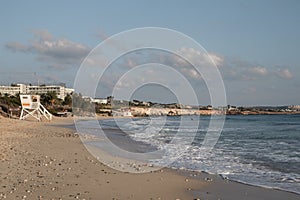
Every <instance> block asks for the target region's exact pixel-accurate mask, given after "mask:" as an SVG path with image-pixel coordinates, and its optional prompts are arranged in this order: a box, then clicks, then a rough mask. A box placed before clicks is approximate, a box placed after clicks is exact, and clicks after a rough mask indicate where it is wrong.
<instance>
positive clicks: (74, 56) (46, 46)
mask: <svg viewBox="0 0 300 200" xmlns="http://www.w3.org/2000/svg"><path fill="white" fill-rule="evenodd" d="M33 33H34V36H35V39H34V40H33V41H32V42H30V43H29V44H27V45H26V44H22V43H19V42H10V43H7V44H6V45H5V46H6V48H7V49H10V50H12V51H14V52H26V53H32V54H36V55H37V59H38V60H39V61H42V62H45V63H47V64H48V65H49V66H56V68H59V66H61V68H64V67H65V66H66V65H71V66H72V65H79V64H80V62H81V61H82V60H83V58H84V57H85V56H86V55H87V54H88V53H89V51H90V48H89V47H87V46H86V45H83V44H80V43H76V42H73V41H70V40H68V39H65V38H59V39H56V38H54V37H53V36H52V35H51V33H49V32H48V31H47V30H35V31H33Z"/></svg>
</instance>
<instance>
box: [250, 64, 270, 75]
mask: <svg viewBox="0 0 300 200" xmlns="http://www.w3.org/2000/svg"><path fill="white" fill-rule="evenodd" d="M249 71H250V72H252V73H254V74H258V75H261V76H265V75H267V74H268V70H267V69H266V68H265V67H260V66H256V67H252V68H250V70H249Z"/></svg>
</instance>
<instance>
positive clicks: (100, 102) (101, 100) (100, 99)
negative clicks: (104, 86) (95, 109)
mask: <svg viewBox="0 0 300 200" xmlns="http://www.w3.org/2000/svg"><path fill="white" fill-rule="evenodd" d="M92 102H93V103H98V104H107V103H108V101H107V98H94V99H92Z"/></svg>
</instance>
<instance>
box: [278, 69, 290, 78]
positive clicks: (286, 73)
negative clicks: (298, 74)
mask: <svg viewBox="0 0 300 200" xmlns="http://www.w3.org/2000/svg"><path fill="white" fill-rule="evenodd" d="M276 75H277V76H278V77H279V78H282V79H292V78H293V77H294V76H293V74H292V73H291V72H290V70H288V69H279V70H278V71H276Z"/></svg>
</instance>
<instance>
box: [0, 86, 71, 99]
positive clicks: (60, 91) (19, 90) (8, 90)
mask: <svg viewBox="0 0 300 200" xmlns="http://www.w3.org/2000/svg"><path fill="white" fill-rule="evenodd" d="M48 92H55V93H56V95H57V98H59V99H64V98H65V97H66V96H67V94H71V93H73V92H74V89H71V88H66V87H64V86H60V85H25V84H16V85H11V86H0V93H1V94H2V95H3V94H9V95H16V94H46V93H48Z"/></svg>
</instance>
